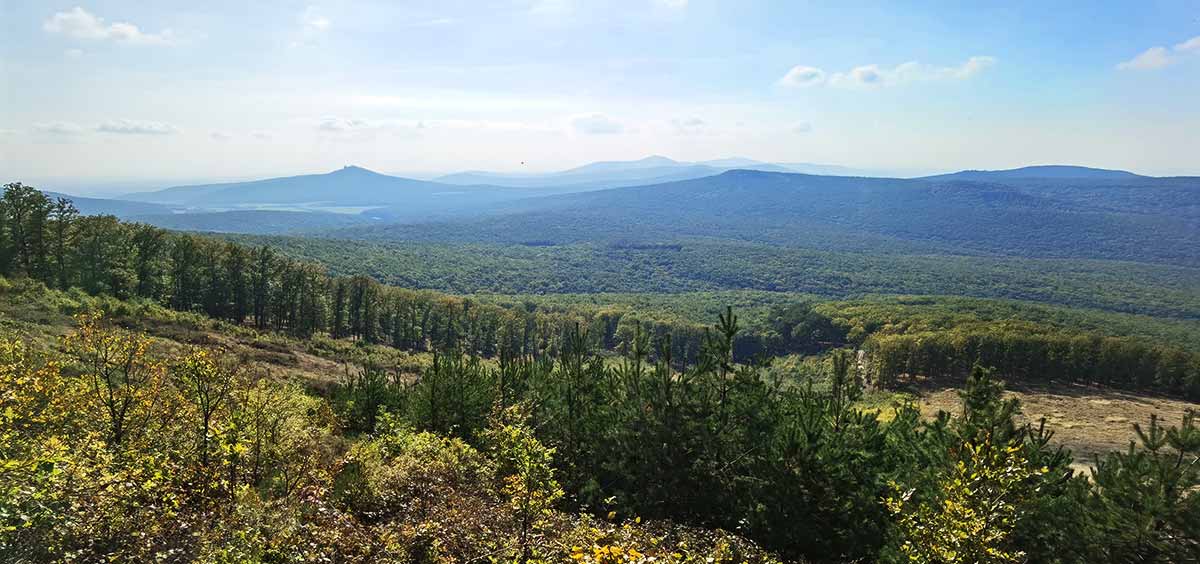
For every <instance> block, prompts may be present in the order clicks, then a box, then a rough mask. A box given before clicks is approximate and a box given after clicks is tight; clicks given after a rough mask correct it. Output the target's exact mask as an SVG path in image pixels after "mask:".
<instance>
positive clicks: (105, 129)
mask: <svg viewBox="0 0 1200 564" xmlns="http://www.w3.org/2000/svg"><path fill="white" fill-rule="evenodd" d="M96 131H99V132H101V133H116V134H119V135H170V134H172V133H176V132H177V131H179V130H178V129H176V128H175V126H173V125H171V124H169V123H163V122H160V121H140V120H131V119H116V120H109V121H106V122H104V123H101V124H100V125H97V126H96Z"/></svg>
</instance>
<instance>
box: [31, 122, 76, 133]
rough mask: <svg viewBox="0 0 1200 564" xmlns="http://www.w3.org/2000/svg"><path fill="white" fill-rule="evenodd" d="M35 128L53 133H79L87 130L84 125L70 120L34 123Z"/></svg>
mask: <svg viewBox="0 0 1200 564" xmlns="http://www.w3.org/2000/svg"><path fill="white" fill-rule="evenodd" d="M33 130H34V131H37V132H40V133H50V134H52V135H79V134H82V133H83V132H84V131H87V130H86V129H85V128H84V127H83V126H81V125H79V124H77V123H72V122H69V121H49V122H41V123H35V124H33Z"/></svg>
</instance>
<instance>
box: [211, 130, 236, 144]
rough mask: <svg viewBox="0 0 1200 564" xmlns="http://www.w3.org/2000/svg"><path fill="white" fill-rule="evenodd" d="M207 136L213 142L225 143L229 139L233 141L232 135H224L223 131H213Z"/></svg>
mask: <svg viewBox="0 0 1200 564" xmlns="http://www.w3.org/2000/svg"><path fill="white" fill-rule="evenodd" d="M208 136H209V137H211V138H212V140H213V141H220V142H225V141H228V140H230V139H233V136H232V135H230V134H228V133H225V132H224V131H214V132H212V133H209V134H208Z"/></svg>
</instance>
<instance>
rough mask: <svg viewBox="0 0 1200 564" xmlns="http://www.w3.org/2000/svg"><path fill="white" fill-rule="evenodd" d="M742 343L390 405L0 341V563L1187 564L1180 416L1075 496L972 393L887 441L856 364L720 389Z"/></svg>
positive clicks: (1188, 489) (148, 354) (374, 398)
mask: <svg viewBox="0 0 1200 564" xmlns="http://www.w3.org/2000/svg"><path fill="white" fill-rule="evenodd" d="M737 332H738V322H737V319H736V318H735V317H733V316H732V315H731V314H726V315H725V316H722V319H721V322H720V323H719V324H718V325H717V326H716V327H714V328H713V331H712V333H711V335H712V336H711V337H710V338H709V339H708V340H706V342H705V347H704V350H703V352H702V354H701V355H700V357H699V360H698V362H697V363H695V364H689V365H687V366H683V367H677V365H676V363H674V362H672V361H671V359H670V358H669V353H668V352H667V351H669V348H665V347H664V348H663V353H662V354H661V355H660V356H659V357H658V360H651V359H650V358H649V357H648V354H647V353H648V348H649V346H650V342H649V339H648V337H647V336H644V335H640V334H639V335H637V336H636V337H635V341H634V347H633V348H632V350H631V353H630V355H629V356H628V357H626V358H625V359H624V360H623V361H622V362H620V363H618V364H616V365H614V364H613V363H611V362H604V361H602V359H600V358H599V357H597V356H596V355H595V353H594V351H593V349H592V348H590V347H589V346H588V345H587V340H586V339H584V338H583V337H582V335H579V334H576V335H574V336H573V337H572V338H571V339H570V340H569V343H568V345H567V346H565V347H564V348H563V350H562V352H561V354H559V355H557V356H555V357H544V358H541V359H532V358H529V357H508V356H505V357H502V359H501V360H500V362H499V363H496V364H490V363H489V364H479V363H476V362H474V361H472V360H471V359H470V358H465V359H462V360H461V361H460V360H457V358H458V357H459V355H458V353H454V352H450V351H448V352H446V353H444V354H443V356H444V357H445V358H448V359H449V358H453V359H455V360H452V361H447V362H442V361H439V362H437V363H434V364H433V365H431V366H429V367H428V368H427V369H426V370H424V371H423V372H422V373H421V374H419V375H418V376H417V377H416V378H415V379H405V380H401V379H395V378H390V379H389V376H388V371H389V369H390V368H389V367H388V366H386V365H384V366H375V367H373V368H371V370H377V371H380V372H381V373H382V374H383V376H382V379H383V382H382V383H383V384H384V385H379V384H380V382H379V379H377V378H376V379H373V378H366V377H355V378H347V379H345V380H343V382H342V383H341V384H340V385H339V386H338V387H337V389H336V390H334V394H333V396H332V399H325V398H321V397H314V396H311V395H309V394H307V393H305V392H304V391H303V390H302V389H301V388H298V387H296V386H295V385H290V384H285V383H281V382H277V381H273V380H272V379H270V378H266V377H263V376H262V375H260V374H254V373H250V372H247V371H245V370H243V369H241V368H239V366H240V363H238V362H236V360H237V359H233V358H230V357H229V356H228V353H224V352H222V351H220V350H218V349H209V348H200V347H191V348H188V349H186V351H185V352H184V353H183V354H175V355H173V356H171V357H170V358H164V357H163V356H161V355H160V354H159V353H157V352H156V350H157V348H156V343H155V342H154V341H152V340H148V339H146V338H145V337H143V336H140V335H138V334H135V333H129V332H126V331H124V330H120V329H116V328H113V327H110V326H108V325H107V324H106V323H104V321H103V320H101V319H97V318H95V317H91V316H81V317H80V318H79V322H78V329H77V330H76V331H74V332H73V333H72V334H70V335H68V336H67V337H65V338H64V339H63V340H62V341H61V343H59V345H58V346H56V347H55V348H56V352H43V351H38V350H32V349H31V348H30V347H29V346H27V345H25V344H23V343H22V342H21V341H20V340H15V339H12V338H9V337H6V338H3V339H0V390H3V393H2V394H0V423H2V425H0V492H2V493H3V495H2V496H0V559H3V560H6V561H29V562H50V561H62V560H67V561H72V560H74V561H97V560H124V561H149V560H156V561H167V562H184V561H201V562H284V561H287V562H290V561H296V562H327V561H337V562H466V561H476V560H478V561H488V560H491V561H497V562H571V561H585V562H606V563H607V562H652V561H653V562H701V561H704V562H765V561H772V560H773V559H774V558H773V557H771V556H769V555H768V554H767V553H765V552H763V550H762V549H760V548H758V547H757V546H756V545H755V544H754V543H758V545H759V546H762V547H764V548H766V549H769V550H772V551H774V552H775V554H777V555H779V557H782V558H783V559H788V560H790V559H805V560H808V561H822V562H823V561H829V562H835V561H854V560H859V561H861V560H867V561H884V562H910V561H922V562H1020V561H1030V562H1101V561H1102V562H1179V561H1188V560H1190V559H1195V558H1196V557H1198V556H1200V503H1198V499H1200V498H1198V497H1197V496H1200V428H1197V426H1196V424H1195V418H1194V414H1189V415H1188V416H1187V417H1186V418H1185V419H1184V421H1183V422H1182V425H1180V426H1172V427H1164V426H1163V425H1161V424H1160V423H1159V422H1158V421H1151V422H1150V424H1149V426H1148V427H1145V428H1142V427H1137V428H1135V432H1136V434H1137V439H1138V442H1137V443H1136V444H1131V446H1130V449H1129V451H1128V452H1126V453H1113V454H1111V455H1108V456H1107V457H1105V458H1103V459H1100V460H1098V461H1096V468H1095V470H1094V471H1093V472H1092V475H1091V476H1090V479H1089V477H1086V476H1075V475H1074V473H1073V471H1072V469H1071V467H1070V463H1071V458H1070V456H1069V454H1068V453H1064V452H1062V451H1060V450H1058V449H1056V448H1054V447H1053V446H1052V445H1051V439H1052V437H1051V435H1050V433H1048V432H1046V431H1045V429H1044V428H1039V427H1030V426H1021V425H1017V424H1016V423H1015V416H1016V415H1017V414H1018V413H1019V410H1020V406H1019V404H1018V403H1017V402H1016V401H1015V400H1004V399H1002V392H1003V387H1002V386H1001V385H1000V383H999V382H998V381H997V380H995V378H994V377H993V376H992V375H991V373H990V371H988V370H985V369H982V368H979V367H976V368H975V369H973V370H972V374H971V377H970V378H969V380H968V383H967V386H966V388H965V390H964V392H963V410H962V411H963V414H962V415H961V416H960V417H951V416H949V415H948V414H945V413H943V414H941V415H940V416H939V417H938V418H936V419H934V420H932V421H922V420H921V418H920V416H919V413H918V412H917V411H916V410H915V409H914V408H913V407H901V408H899V409H897V411H896V413H895V414H894V417H893V418H891V419H890V420H888V421H886V422H885V421H883V420H881V419H880V418H879V417H878V416H877V415H876V414H874V413H869V412H863V411H860V410H858V409H856V408H854V407H853V406H854V405H855V404H856V400H857V399H858V397H859V395H860V394H861V392H862V387H861V375H860V374H859V373H858V370H857V367H856V363H855V362H853V358H852V356H851V355H850V353H849V352H839V353H836V354H833V355H832V356H831V357H830V359H829V363H828V364H826V365H825V366H824V367H823V368H819V370H821V371H822V372H824V373H825V375H826V376H827V380H828V381H829V382H830V383H831V385H830V386H829V387H828V389H823V390H822V391H818V390H817V389H815V387H814V386H812V385H811V384H809V383H806V382H805V381H802V380H797V379H796V377H795V376H792V378H791V379H790V380H788V381H784V380H783V379H781V378H786V377H787V375H785V374H780V373H779V372H777V371H768V370H764V369H762V368H759V367H756V366H753V365H745V364H739V363H735V362H733V361H732V353H733V346H734V342H735V341H736V336H737ZM58 351H61V352H58ZM434 390H436V393H431V392H432V391H434ZM367 405H369V406H373V407H372V408H369V409H364V406H367ZM114 408H115V409H114ZM351 429H357V430H358V432H357V433H349V432H348V430H351ZM435 430H436V431H439V432H436V433H435V432H433V431H435ZM646 518H649V520H646V521H643V520H644V519H646ZM723 531H733V532H735V533H736V534H731V533H727V532H723ZM752 541H753V542H752Z"/></svg>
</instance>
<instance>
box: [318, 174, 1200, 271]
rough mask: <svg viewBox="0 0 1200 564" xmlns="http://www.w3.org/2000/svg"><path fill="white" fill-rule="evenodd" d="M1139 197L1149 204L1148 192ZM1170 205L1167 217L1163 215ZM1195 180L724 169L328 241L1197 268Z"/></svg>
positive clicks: (1199, 194) (347, 233)
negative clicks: (768, 249) (705, 241)
mask: <svg viewBox="0 0 1200 564" xmlns="http://www.w3.org/2000/svg"><path fill="white" fill-rule="evenodd" d="M1147 194H1152V195H1150V196H1148V195H1147ZM1167 205H1169V206H1170V207H1171V208H1172V211H1171V212H1170V213H1163V209H1162V208H1163V207H1164V206H1167ZM1197 210H1200V179H1194V178H1191V179H1189V178H1183V179H1158V178H1145V177H1122V179H1120V180H1110V179H1108V178H1104V179H1100V180H1091V179H1078V178H1073V179H1066V180H1058V179H1053V178H1051V179H1035V180H1033V181H1026V180H1020V179H1019V180H1004V182H980V181H969V180H959V179H955V178H933V179H911V180H903V179H891V178H856V177H835V176H815V175H803V174H784V173H772V172H760V171H747V170H733V171H728V172H725V173H722V174H720V175H716V176H711V177H705V178H698V179H691V180H684V181H676V182H668V183H662V184H654V185H648V186H636V187H625V188H615V189H611V190H600V191H591V192H582V193H575V194H563V195H556V196H549V197H544V198H536V199H526V200H519V201H514V202H505V203H500V204H497V205H496V206H493V207H492V209H491V211H492V213H493V214H496V215H492V216H489V217H484V218H471V219H462V220H457V221H453V222H442V223H437V222H435V223H424V224H420V225H404V224H394V225H381V226H372V227H362V228H352V229H348V230H341V231H337V232H332V233H330V235H331V236H334V237H339V238H363V239H375V240H423V241H443V242H444V241H450V242H509V243H530V242H537V243H539V244H567V243H580V242H588V241H601V242H635V243H656V242H663V241H671V240H675V239H679V238H688V237H693V238H694V237H703V238H719V239H732V240H739V241H749V242H757V243H768V244H773V245H785V246H798V247H809V248H821V249H828V250H850V251H865V252H902V253H948V254H973V255H1000V256H1020V257H1032V258H1091V259H1118V260H1129V261H1142V262H1159V263H1170V264H1178V265H1185V266H1193V267H1195V266H1200V251H1198V250H1197V249H1200V229H1197V226H1198V225H1200V214H1198V213H1197Z"/></svg>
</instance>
